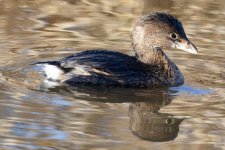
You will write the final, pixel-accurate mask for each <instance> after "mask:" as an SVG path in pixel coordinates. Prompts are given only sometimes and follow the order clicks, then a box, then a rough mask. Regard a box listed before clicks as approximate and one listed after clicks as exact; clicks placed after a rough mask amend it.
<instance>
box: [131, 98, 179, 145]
mask: <svg viewBox="0 0 225 150" xmlns="http://www.w3.org/2000/svg"><path fill="white" fill-rule="evenodd" d="M161 102H162V101H161ZM167 104H168V103H167ZM163 105H164V104H163ZM159 108H160V101H154V102H153V103H152V102H137V103H132V104H130V107H129V117H130V129H131V130H132V133H133V134H134V135H135V136H137V137H139V138H142V139H145V140H150V141H158V142H163V141H170V140H173V139H175V138H176V137H177V134H178V132H179V125H180V123H181V122H182V121H183V119H178V118H174V117H173V116H172V115H169V114H161V113H158V112H157V110H159Z"/></svg>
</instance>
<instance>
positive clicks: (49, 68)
mask: <svg viewBox="0 0 225 150" xmlns="http://www.w3.org/2000/svg"><path fill="white" fill-rule="evenodd" d="M38 66H40V67H41V71H42V72H43V73H44V74H45V75H46V77H47V79H49V80H52V81H60V80H61V79H62V75H63V74H64V72H63V71H62V70H61V69H60V68H59V67H57V66H55V65H50V64H38Z"/></svg>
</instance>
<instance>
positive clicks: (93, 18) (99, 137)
mask: <svg viewBox="0 0 225 150" xmlns="http://www.w3.org/2000/svg"><path fill="white" fill-rule="evenodd" d="M159 10H160V11H168V12H169V13H172V14H174V15H175V16H177V17H178V18H179V19H180V20H181V21H182V22H183V26H184V28H185V31H186V33H187V35H188V37H189V38H190V40H191V41H192V42H193V43H194V44H195V45H196V46H197V47H198V49H199V54H198V55H191V54H188V53H185V52H183V51H179V50H167V51H166V52H167V54H168V55H169V57H170V58H171V59H172V60H173V61H174V62H175V63H176V64H177V65H178V66H179V68H180V69H181V70H182V72H183V74H184V76H185V79H186V82H185V84H184V85H182V86H180V87H176V88H170V89H120V88H107V89H106V88H102V87H99V88H92V87H77V88H74V89H57V91H49V92H40V91H35V90H30V86H32V84H33V83H32V84H31V83H29V81H26V80H24V76H21V74H20V72H19V71H18V69H19V68H22V67H26V66H27V65H28V64H31V63H33V62H36V61H45V60H55V59H58V58H61V57H63V56H67V55H69V54H73V53H76V52H78V51H82V50H85V49H97V48H102V49H111V50H115V51H120V52H123V53H127V54H130V55H132V54H133V51H132V50H131V49H132V48H131V43H130V32H131V30H132V27H133V25H134V23H135V21H136V20H137V18H139V17H140V16H141V15H142V14H145V13H147V12H151V11H159ZM0 48H1V50H0V74H1V75H0V77H1V78H0V120H1V124H0V149H7V150H19V149H21V150H25V149H27V150H31V149H32V150H33V149H35V150H36V149H42V150H53V149H65V150H67V149H127V150H128V149H129V150H130V149H171V150H172V149H173V150H178V149H193V150H200V149H201V150H211V149H216V150H221V149H225V145H224V143H225V136H224V135H225V94H224V92H225V69H224V68H225V59H224V57H225V52H224V50H225V1H224V0H217V1H206V0H196V1H193V0H184V1H179V0H167V1H164V0H158V1H154V0H140V1H137V0H130V1H128V0H114V1H104V0H99V1H94V0H48V1H46V0H36V1H29V0H18V1H15V0H7V1H6V0H0ZM18 72H19V73H18ZM27 80H29V79H27ZM21 81H23V82H21ZM25 82H26V84H24V83H25ZM27 83H29V86H28V85H27Z"/></svg>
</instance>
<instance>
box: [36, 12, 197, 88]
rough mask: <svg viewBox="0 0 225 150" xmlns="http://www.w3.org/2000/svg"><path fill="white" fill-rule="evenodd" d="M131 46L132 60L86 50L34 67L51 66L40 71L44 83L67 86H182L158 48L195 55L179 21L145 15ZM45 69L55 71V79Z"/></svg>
mask: <svg viewBox="0 0 225 150" xmlns="http://www.w3.org/2000/svg"><path fill="white" fill-rule="evenodd" d="M132 45H133V49H134V51H135V55H136V57H134V56H129V55H125V54H122V53H119V52H113V51H107V50H88V51H84V52H81V53H77V54H74V55H71V56H68V57H65V58H63V59H61V60H59V61H52V62H51V61H50V62H40V63H37V64H38V65H40V64H41V65H43V66H49V65H50V66H51V67H46V68H45V69H44V71H45V74H46V77H47V80H51V81H57V82H59V84H68V85H71V86H76V85H77V84H87V85H107V86H123V87H153V86H177V85H180V84H182V83H183V76H182V74H181V73H180V71H179V69H178V68H177V66H176V65H175V64H174V63H173V62H172V61H171V60H170V59H169V58H168V57H167V56H166V55H165V53H164V52H163V51H162V49H161V48H163V47H175V48H179V49H183V50H185V51H188V52H191V53H197V49H196V48H195V47H194V45H193V44H192V43H190V41H189V40H188V39H187V37H186V35H185V32H184V29H183V27H182V24H181V23H180V21H178V20H177V19H176V18H175V17H173V16H171V15H169V14H167V13H164V12H156V13H152V14H148V15H146V16H143V17H142V18H141V19H140V20H139V21H138V22H137V24H136V25H135V27H134V30H133V33H132ZM48 68H53V70H55V69H56V72H57V73H58V75H55V74H54V73H53V72H52V73H51V72H50V70H49V69H48ZM57 69H58V70H57Z"/></svg>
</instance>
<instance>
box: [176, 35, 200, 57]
mask: <svg viewBox="0 0 225 150" xmlns="http://www.w3.org/2000/svg"><path fill="white" fill-rule="evenodd" d="M173 46H174V47H175V48H177V49H181V50H184V51H186V52H189V53H192V54H197V53H198V49H197V48H196V47H195V45H194V44H192V43H191V42H190V41H189V40H188V39H180V40H179V41H175V42H174V45H173Z"/></svg>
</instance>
